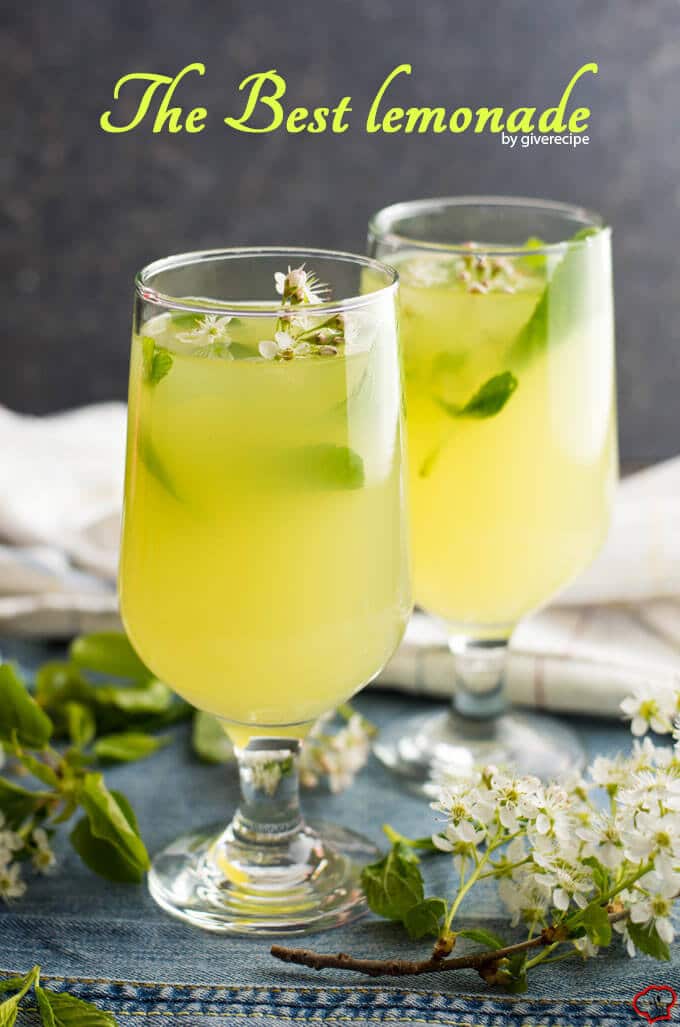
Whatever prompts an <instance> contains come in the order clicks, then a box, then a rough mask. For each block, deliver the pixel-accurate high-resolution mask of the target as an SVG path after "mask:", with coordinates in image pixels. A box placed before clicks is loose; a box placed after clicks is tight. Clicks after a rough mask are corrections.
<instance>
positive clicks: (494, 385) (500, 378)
mask: <svg viewBox="0 0 680 1027" xmlns="http://www.w3.org/2000/svg"><path fill="white" fill-rule="evenodd" d="M517 385H518V382H517V379H516V378H515V376H514V374H513V373H512V372H511V371H503V372H502V373H501V374H495V375H493V377H491V378H489V379H488V380H487V381H485V382H484V384H483V385H481V386H480V387H479V388H478V389H477V391H476V392H475V393H474V394H473V395H472V396H471V397H470V399H469V400H468V401H467V403H464V404H463V405H462V406H458V405H456V404H454V403H447V402H445V401H444V400H443V399H440V398H439V397H438V396H436V397H435V402H436V403H437V405H438V406H439V407H440V408H441V409H442V410H443V411H444V412H445V413H446V414H448V415H449V417H452V418H454V419H455V418H460V419H465V418H468V419H475V420H484V419H485V418H488V417H495V416H496V415H497V414H499V413H500V412H501V410H502V409H503V407H504V406H505V404H506V403H507V402H508V400H509V399H510V397H511V396H512V394H513V392H514V391H515V389H516V388H517ZM449 441H450V437H447V438H446V439H444V440H443V441H442V442H440V443H439V444H438V445H437V446H435V447H434V448H433V449H432V450H430V452H429V453H428V454H427V456H426V457H425V459H424V460H423V462H422V463H421V465H420V468H419V470H418V475H419V477H421V478H427V477H428V476H429V475H430V474H431V472H432V469H433V467H434V465H435V463H436V462H437V460H438V459H439V456H440V454H441V452H442V450H443V449H444V448H445V446H446V445H447V443H448V442H449Z"/></svg>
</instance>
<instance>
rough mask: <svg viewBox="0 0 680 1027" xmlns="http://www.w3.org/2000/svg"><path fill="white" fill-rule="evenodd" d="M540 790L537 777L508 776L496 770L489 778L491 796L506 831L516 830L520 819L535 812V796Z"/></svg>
mask: <svg viewBox="0 0 680 1027" xmlns="http://www.w3.org/2000/svg"><path fill="white" fill-rule="evenodd" d="M540 792H541V786H540V781H539V780H538V778H535V777H525V778H520V777H508V776H507V775H506V774H502V773H500V772H499V771H496V773H495V774H494V775H493V777H492V778H491V798H492V800H493V801H494V802H495V804H496V806H497V810H498V819H499V821H500V823H501V824H502V826H503V827H504V828H505V829H506V830H507V831H510V832H515V831H517V830H518V829H519V826H520V821H521V820H523V819H524V820H526V819H527V818H528V817H532V816H534V815H535V814H536V812H537V805H536V796H537V795H538V794H540Z"/></svg>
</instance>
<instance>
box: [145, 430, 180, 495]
mask: <svg viewBox="0 0 680 1027" xmlns="http://www.w3.org/2000/svg"><path fill="white" fill-rule="evenodd" d="M137 453H138V456H139V459H140V460H141V461H142V463H143V464H144V466H145V467H146V469H147V471H148V472H149V473H150V474H152V475H153V476H154V478H155V479H156V481H157V482H158V483H159V485H162V486H163V488H164V489H165V491H166V492H169V493H170V495H171V496H172V498H173V499H176V500H177V502H178V503H183V502H184V500H183V499H182V497H181V496H180V494H179V492H178V491H177V489H176V488H175V485H174V482H173V480H172V477H171V476H170V473H169V471H168V469H167V468H166V466H165V464H164V463H163V460H162V459H161V457H160V456H159V455H158V451H157V450H156V448H155V446H154V445H153V443H152V441H151V439H150V437H149V435H148V433H147V432H144V431H142V432H140V434H139V438H138V440H137Z"/></svg>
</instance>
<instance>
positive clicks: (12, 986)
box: [0, 977, 26, 994]
mask: <svg viewBox="0 0 680 1027" xmlns="http://www.w3.org/2000/svg"><path fill="white" fill-rule="evenodd" d="M25 980H26V978H25V977H5V978H4V980H1V981H0V994H2V992H3V991H18V990H19V988H20V987H21V986H22V985H23V983H24V981H25Z"/></svg>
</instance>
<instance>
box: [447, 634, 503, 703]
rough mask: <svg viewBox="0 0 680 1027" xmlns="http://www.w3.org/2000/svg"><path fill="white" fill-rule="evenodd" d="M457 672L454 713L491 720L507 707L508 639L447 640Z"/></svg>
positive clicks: (461, 638) (464, 638)
mask: <svg viewBox="0 0 680 1027" xmlns="http://www.w3.org/2000/svg"><path fill="white" fill-rule="evenodd" d="M449 649H450V650H451V652H452V654H453V657H454V662H455V670H456V690H455V693H454V696H453V709H454V712H455V713H456V714H457V715H458V716H460V717H466V718H468V719H470V720H477V721H483V720H491V719H493V718H495V717H498V716H500V715H501V713H503V712H504V711H505V709H506V706H507V698H506V695H505V681H504V677H505V667H506V663H507V656H508V639H507V638H485V639H476V638H468V637H465V636H461V635H452V636H451V637H450V638H449Z"/></svg>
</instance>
